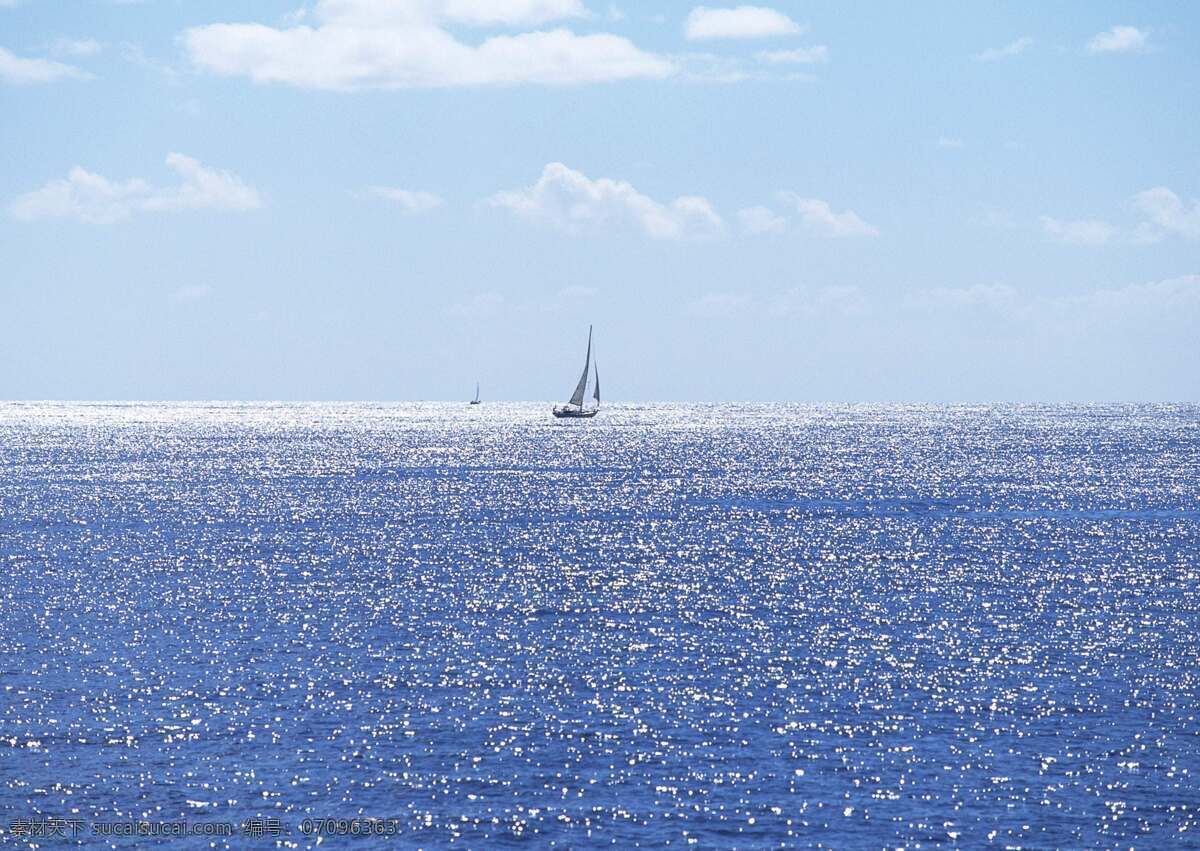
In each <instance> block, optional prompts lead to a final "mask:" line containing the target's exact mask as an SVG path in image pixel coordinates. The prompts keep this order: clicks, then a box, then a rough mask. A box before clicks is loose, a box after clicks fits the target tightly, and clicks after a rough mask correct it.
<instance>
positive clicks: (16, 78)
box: [0, 47, 91, 86]
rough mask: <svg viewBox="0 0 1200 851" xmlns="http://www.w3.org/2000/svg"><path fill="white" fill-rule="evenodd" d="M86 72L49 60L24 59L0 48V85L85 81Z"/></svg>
mask: <svg viewBox="0 0 1200 851" xmlns="http://www.w3.org/2000/svg"><path fill="white" fill-rule="evenodd" d="M90 76H91V75H90V74H88V73H87V72H86V71H83V70H80V69H79V68H76V67H75V66H74V65H67V64H65V63H63V62H55V61H53V60H50V59H26V58H22V57H20V56H17V55H16V54H15V53H12V52H11V51H9V50H5V49H4V48H3V47H0V83H11V84H13V85H18V86H20V85H27V84H30V83H53V82H55V81H57V80H71V79H74V80H86V79H88V78H89V77H90Z"/></svg>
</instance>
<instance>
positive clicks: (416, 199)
mask: <svg viewBox="0 0 1200 851" xmlns="http://www.w3.org/2000/svg"><path fill="white" fill-rule="evenodd" d="M367 194H368V195H371V196H373V197H375V198H382V199H384V200H385V201H391V202H392V203H393V204H395V205H396V206H397V207H399V208H400V209H401V211H403V212H404V213H406V214H407V215H410V216H414V215H416V214H418V213H427V212H429V211H430V210H433V209H436V208H438V207H440V206H442V205H443V204H444V203H445V201H443V200H442V199H441V197H440V196H438V195H435V194H433V193H432V192H420V191H413V190H410V189H396V188H394V187H391V186H372V187H370V188H369V189H368V190H367Z"/></svg>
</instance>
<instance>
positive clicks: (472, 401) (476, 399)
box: [471, 381, 479, 405]
mask: <svg viewBox="0 0 1200 851" xmlns="http://www.w3.org/2000/svg"><path fill="white" fill-rule="evenodd" d="M471 404H472V405H478V404H479V382H478V381H476V382H475V398H474V399H472V400H471Z"/></svg>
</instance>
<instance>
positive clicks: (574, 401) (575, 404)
mask: <svg viewBox="0 0 1200 851" xmlns="http://www.w3.org/2000/svg"><path fill="white" fill-rule="evenodd" d="M593 369H594V370H595V376H596V389H595V391H594V392H593V393H592V398H593V399H595V400H596V407H594V408H585V407H583V397H584V396H585V395H586V394H587V384H588V372H589V371H591V370H593ZM599 411H600V369H599V367H596V366H595V365H594V364H593V363H592V326H591V325H589V326H588V345H587V356H586V357H585V358H584V360H583V375H581V376H579V383H578V384H576V385H575V392H574V393H572V394H571V401H569V402H567V404H565V405H562V406H558V407H555V408H554V416H556V417H558V418H559V419H587V418H588V417H594V416H596V414H597V413H599Z"/></svg>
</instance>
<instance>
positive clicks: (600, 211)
mask: <svg viewBox="0 0 1200 851" xmlns="http://www.w3.org/2000/svg"><path fill="white" fill-rule="evenodd" d="M485 203H487V204H488V205H490V206H493V207H500V208H503V209H507V210H510V211H511V212H513V213H514V214H516V215H518V216H521V217H522V218H526V219H531V220H535V221H542V222H546V223H548V224H551V225H554V226H555V227H559V228H562V229H563V230H567V231H572V232H575V231H580V230H584V229H591V228H597V227H603V226H606V225H617V226H619V225H622V224H624V225H632V226H634V227H636V228H637V229H638V230H641V231H642V232H643V233H645V234H646V235H647V236H650V237H653V238H655V239H687V238H695V237H705V236H712V235H715V234H717V233H719V232H720V231H721V230H722V229H723V226H724V225H723V222H722V220H721V217H720V216H719V215H717V212H716V210H714V209H713V206H712V204H710V203H709V201H708V200H707V199H706V198H702V197H700V196H696V195H684V196H681V197H679V198H676V199H675V200H673V201H670V202H667V203H663V202H659V201H655V200H654V199H653V198H650V197H648V196H646V195H643V194H642V193H641V192H638V191H637V190H636V189H634V187H633V186H632V185H630V184H629V183H626V182H625V181H619V180H611V179H609V178H604V177H602V178H599V179H597V180H593V179H591V178H589V177H588V176H587V175H585V174H583V173H582V172H579V171H575V170H574V169H571V168H568V167H567V166H565V165H563V164H562V163H549V164H548V165H547V166H546V167H545V168H544V169H543V170H542V175H541V177H539V178H538V180H537V182H536V183H534V184H533V185H532V186H530V187H528V188H525V189H513V190H507V191H504V192H498V193H496V194H495V195H493V196H492V197H491V198H489V199H488V200H487V201H486V202H485Z"/></svg>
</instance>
